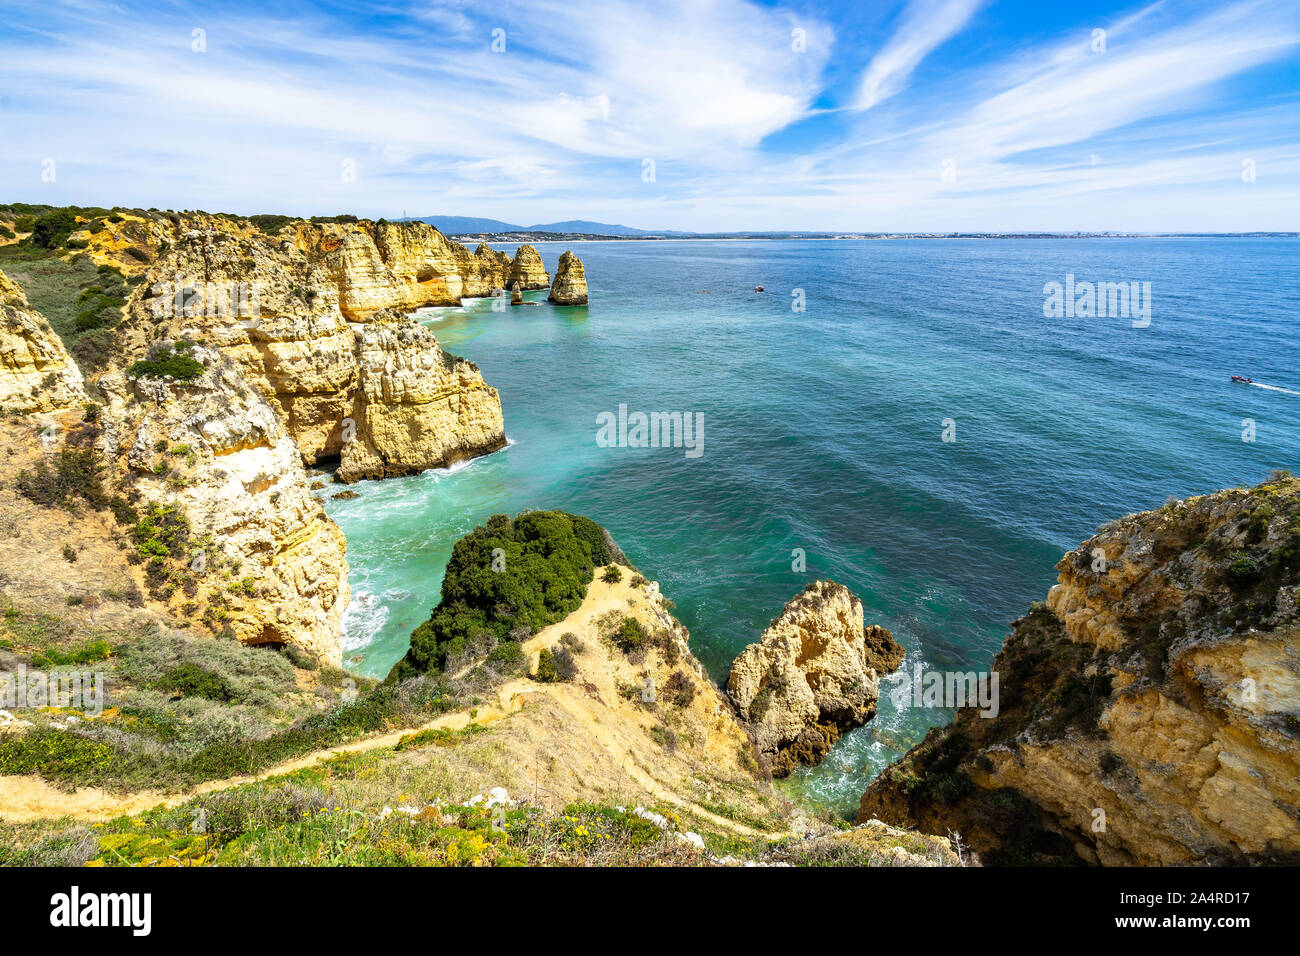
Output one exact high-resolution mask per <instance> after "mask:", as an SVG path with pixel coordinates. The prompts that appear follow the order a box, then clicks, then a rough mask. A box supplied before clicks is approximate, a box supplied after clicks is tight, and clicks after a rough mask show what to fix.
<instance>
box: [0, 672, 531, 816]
mask: <svg viewBox="0 0 1300 956" xmlns="http://www.w3.org/2000/svg"><path fill="white" fill-rule="evenodd" d="M536 686H537V685H536V684H533V683H532V682H531V681H510V682H509V683H507V684H503V685H502V686H501V688H500V693H499V697H498V703H497V704H495V705H491V706H488V707H481V706H480V707H479V708H478V709H477V712H476V714H475V716H474V717H473V718H471V717H470V714H469V711H468V710H462V711H456V712H455V713H450V714H441V715H439V716H438V717H435V718H434V719H433V720H431V721H429V722H428V723H425V724H421V725H420V726H418V727H408V728H406V729H404V730H395V731H391V732H390V733H386V734H379V735H377V736H374V737H363V738H361V739H360V740H353V741H350V742H348V743H346V744H339V745H338V746H336V747H326V748H325V749H323V750H315V751H312V752H311V753H309V754H306V755H304V756H302V757H298V758H296V759H294V760H289V761H286V762H285V763H281V764H276V765H275V766H274V767H269V768H267V769H266V770H263V771H261V772H259V773H256V774H249V775H244V776H237V777H225V778H223V779H220V780H207V781H204V782H203V783H201V784H199V785H198V786H197V787H194V788H193V789H191V790H187V791H184V792H181V793H170V794H169V793H164V792H163V791H160V790H139V791H136V792H135V793H128V794H117V793H112V792H109V791H106V790H100V789H99V788H97V787H79V788H78V789H77V790H76V791H74V792H69V791H66V790H60V789H59V788H58V787H56V786H54V785H53V784H51V783H49V782H48V781H47V780H45V779H44V778H43V777H39V776H36V775H26V776H12V777H5V776H0V818H3V819H4V820H6V821H8V822H10V823H27V822H30V821H32V820H42V819H46V820H48V819H56V818H58V817H63V816H68V817H72V818H73V819H74V820H78V821H93V820H108V819H111V818H113V817H117V816H121V815H123V814H126V815H129V816H134V815H136V814H139V813H143V812H144V811H146V810H152V809H153V808H155V807H174V806H178V805H179V804H182V803H184V802H185V801H187V800H192V799H193V798H194V797H198V796H202V795H203V794H206V793H215V792H216V791H219V790H229V789H231V788H232V787H239V786H242V785H244V784H246V783H256V782H258V781H260V780H268V779H270V778H271V777H279V776H283V775H284V774H286V773H293V772H294V771H295V770H304V769H306V768H308V767H314V766H316V765H317V764H319V763H320V762H321V761H324V760H329V759H330V758H331V757H337V756H340V755H341V754H353V753H366V752H368V751H371V750H382V749H384V748H388V747H395V746H397V744H398V743H399V742H400V741H401V739H402V738H403V737H406V736H409V735H410V734H418V733H420V732H421V731H425V730H438V729H443V730H459V729H461V728H462V727H465V726H467V725H468V724H471V723H475V724H479V725H480V726H483V725H487V724H491V723H494V722H496V721H498V720H500V719H501V718H502V717H506V716H508V715H509V714H511V713H514V712H515V711H517V710H519V709H520V707H521V706H522V702H521V701H520V700H519V695H520V692H521V691H531V690H533V689H535V688H536Z"/></svg>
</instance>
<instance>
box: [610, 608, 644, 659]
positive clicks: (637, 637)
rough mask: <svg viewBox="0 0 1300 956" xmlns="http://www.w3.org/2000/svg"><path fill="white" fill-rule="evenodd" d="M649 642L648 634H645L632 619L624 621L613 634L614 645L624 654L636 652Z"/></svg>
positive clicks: (636, 621)
mask: <svg viewBox="0 0 1300 956" xmlns="http://www.w3.org/2000/svg"><path fill="white" fill-rule="evenodd" d="M649 640H650V635H649V633H647V632H646V629H645V627H644V626H642V624H641V622H640V621H638V620H637V619H636V618H634V617H629V618H626V619H624V620H623V622H622V623H621V624H619V626H618V629H617V630H616V631H615V632H614V644H615V645H616V646H617V647H618V649H619V650H621V651H624V652H625V653H630V652H632V651H635V650H638V649H639V648H641V647H642V646H644V645H645V644H646V642H647V641H649Z"/></svg>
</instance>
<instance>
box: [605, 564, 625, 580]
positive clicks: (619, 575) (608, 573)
mask: <svg viewBox="0 0 1300 956" xmlns="http://www.w3.org/2000/svg"><path fill="white" fill-rule="evenodd" d="M600 579H601V580H602V581H604V582H605V583H606V584H618V582H619V581H622V580H623V572H622V571H620V570H619V569H618V565H617V564H611V565H610V566H609V567H607V568H606V569H605V573H604V574H602V575H601V576H600Z"/></svg>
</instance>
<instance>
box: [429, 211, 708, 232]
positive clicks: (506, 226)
mask: <svg viewBox="0 0 1300 956" xmlns="http://www.w3.org/2000/svg"><path fill="white" fill-rule="evenodd" d="M420 218H421V221H422V222H427V223H428V224H429V225H431V226H437V227H438V229H440V230H441V231H442V232H443V233H444V234H446V235H455V236H460V235H465V234H467V233H488V232H560V233H580V234H583V235H591V236H689V235H692V233H689V232H677V231H674V230H671V229H660V230H654V229H635V228H633V227H632V226H621V225H617V224H615V223H608V222H593V221H591V220H590V219H566V220H565V221H564V222H539V223H536V224H534V225H531V226H520V225H518V224H516V223H511V222H502V221H501V220H500V219H480V218H478V217H475V216H422V217H420Z"/></svg>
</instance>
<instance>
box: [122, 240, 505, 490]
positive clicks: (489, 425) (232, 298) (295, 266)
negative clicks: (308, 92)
mask: <svg viewBox="0 0 1300 956" xmlns="http://www.w3.org/2000/svg"><path fill="white" fill-rule="evenodd" d="M401 225H402V226H406V225H410V224H401ZM381 234H382V235H383V236H386V237H387V238H386V239H385V242H386V244H387V245H388V247H389V248H396V246H395V245H394V244H395V243H397V242H398V241H399V240H402V239H403V237H406V238H410V237H411V236H413V235H415V234H416V231H415V230H408V229H404V228H395V229H392V230H384V231H383V232H382V233H381ZM435 235H438V236H439V238H440V236H441V234H437V233H435ZM337 238H338V244H337V245H334V244H333V243H332V242H331V241H330V240H328V238H325V237H323V236H322V235H321V234H314V235H312V236H311V237H310V239H311V241H305V240H304V241H302V242H301V243H300V242H295V241H290V240H288V239H285V240H277V241H272V240H268V239H264V238H243V237H234V236H229V235H224V234H221V233H198V232H195V233H191V234H190V235H188V236H186V237H185V238H184V239H183V240H181V241H180V242H178V243H177V245H176V247H175V248H174V249H173V250H172V251H171V252H169V253H168V254H167V255H166V256H164V257H163V258H162V259H160V260H159V262H158V263H157V264H156V265H155V267H154V268H153V269H152V270H151V271H150V273H149V275H148V281H147V282H146V283H145V284H144V285H142V286H141V289H142V290H143V291H142V292H141V293H140V294H139V295H138V297H137V298H136V299H135V301H134V302H133V305H132V317H131V321H130V322H129V323H128V325H127V329H128V339H127V340H128V343H129V345H130V347H129V349H128V351H129V353H130V354H132V355H138V354H139V353H140V352H141V351H142V350H143V349H145V348H147V347H148V343H149V342H151V341H153V340H154V339H155V338H156V337H157V336H158V335H160V334H161V335H170V336H173V337H180V336H188V337H189V338H191V339H194V340H202V341H203V342H205V343H207V344H209V345H211V346H213V347H215V348H217V349H219V350H220V351H221V352H222V353H223V354H226V355H228V356H229V357H230V358H232V359H233V360H234V361H235V362H236V363H237V364H238V365H239V367H240V369H241V371H242V372H243V375H244V377H245V379H246V381H247V384H248V385H249V386H251V387H253V388H256V389H257V390H258V391H259V392H261V393H262V395H263V396H264V397H265V398H266V399H267V400H268V401H269V402H270V403H271V405H272V407H273V408H275V409H276V411H277V412H278V413H279V415H280V418H281V420H282V422H283V424H284V426H285V428H286V429H287V431H288V433H289V435H290V436H291V437H292V438H293V439H294V441H295V442H297V445H298V449H299V451H300V453H301V455H302V458H303V460H304V461H305V462H306V463H308V464H311V463H315V462H317V461H320V460H322V459H327V458H334V457H338V458H339V459H340V462H341V467H340V469H339V472H338V477H339V478H340V479H341V480H345V481H352V480H356V479H357V478H375V477H384V476H389V475H400V474H409V473H412V472H417V471H421V470H423V469H425V468H431V467H436V466H440V465H445V464H448V463H450V462H454V461H457V460H460V459H463V458H468V457H472V456H474V455H478V454H483V453H485V452H489V451H493V450H495V449H497V448H500V447H502V446H503V445H504V444H505V426H504V423H503V420H502V417H501V403H500V399H499V398H498V396H497V393H496V390H495V389H493V388H490V387H489V386H487V385H486V383H484V381H483V377H482V375H481V374H480V373H479V371H478V369H477V368H476V367H474V366H473V365H472V364H470V363H468V362H465V361H463V360H459V359H456V358H454V357H452V356H450V355H448V354H447V353H445V352H444V351H443V349H442V347H441V346H440V345H439V344H438V341H437V339H436V338H435V337H434V335H433V334H432V333H431V332H429V331H427V330H426V329H424V328H423V327H422V326H420V325H419V324H418V323H417V322H416V321H415V320H413V319H411V318H409V317H404V316H401V315H398V314H396V313H394V312H392V311H391V310H387V309H385V310H381V311H378V312H367V321H365V322H350V321H348V319H347V317H346V311H347V310H346V309H345V308H344V307H343V303H344V302H345V301H348V300H349V299H350V300H351V301H352V302H353V306H354V308H355V306H356V302H357V301H358V297H359V296H362V295H364V296H365V297H366V301H367V302H368V303H369V304H370V305H374V304H376V303H378V302H380V301H386V302H392V301H399V300H400V297H398V299H395V298H394V297H393V296H391V295H389V296H387V297H385V296H381V295H379V293H377V292H376V291H375V290H376V287H375V286H371V285H367V284H366V283H367V281H368V279H367V277H368V276H370V273H369V272H365V271H364V270H363V271H361V272H355V271H354V272H350V273H348V274H347V275H346V276H345V277H344V279H345V280H346V281H343V280H340V276H339V273H338V272H337V267H338V263H339V261H340V260H339V259H338V258H337V257H339V256H342V257H344V258H348V257H354V254H355V256H361V253H362V252H365V251H366V250H369V254H370V255H371V259H365V261H367V262H370V261H372V259H373V261H374V262H380V260H378V258H377V253H375V248H376V247H375V245H374V243H373V242H371V241H370V239H369V237H368V236H367V235H366V234H364V233H361V232H346V233H343V234H342V235H341V236H339V237H337ZM444 242H445V240H444ZM324 247H332V251H329V252H325V253H321V252H320V250H321V249H322V248H324ZM304 248H305V249H306V251H304ZM409 251H410V250H409V249H408V252H409ZM405 254H406V253H403V255H405ZM410 254H411V255H416V253H414V252H410ZM354 258H355V257H354ZM362 258H363V259H364V258H365V257H364V256H363V257H362ZM349 261H353V260H352V259H350V260H349ZM372 264H373V262H372ZM381 271H382V270H381ZM430 281H432V280H430ZM390 291H391V290H390ZM178 293H179V295H180V299H179V300H178V298H177V296H178Z"/></svg>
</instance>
